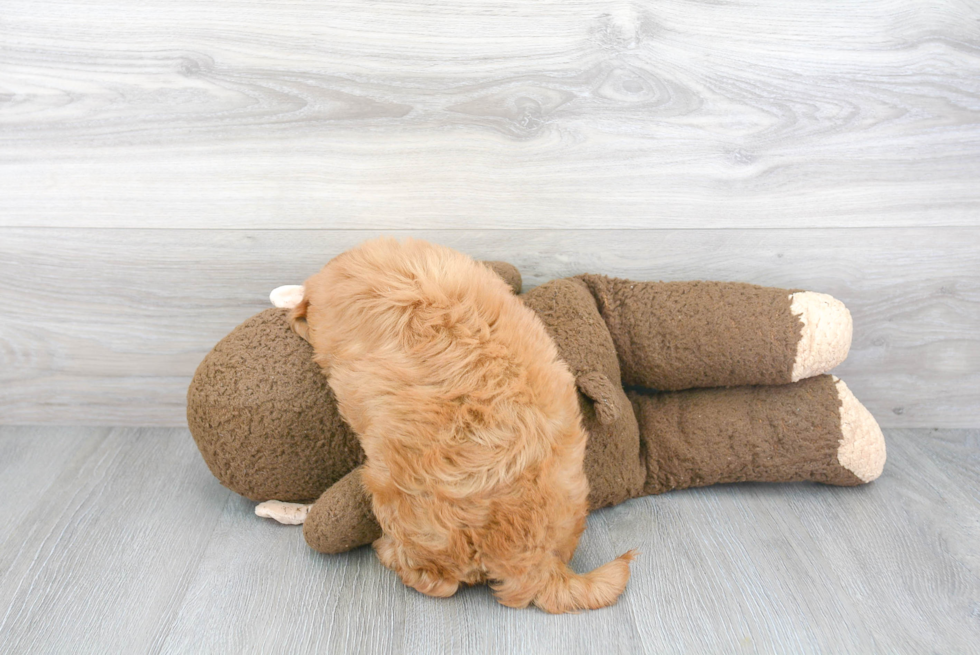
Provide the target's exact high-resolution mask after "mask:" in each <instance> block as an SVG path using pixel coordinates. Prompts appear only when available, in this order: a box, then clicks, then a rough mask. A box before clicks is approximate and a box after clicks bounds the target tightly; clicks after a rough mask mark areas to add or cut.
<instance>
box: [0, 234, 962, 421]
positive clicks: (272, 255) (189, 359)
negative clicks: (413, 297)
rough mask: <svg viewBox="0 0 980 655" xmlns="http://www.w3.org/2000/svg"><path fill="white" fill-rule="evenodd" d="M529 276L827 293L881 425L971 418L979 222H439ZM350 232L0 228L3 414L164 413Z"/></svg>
mask: <svg viewBox="0 0 980 655" xmlns="http://www.w3.org/2000/svg"><path fill="white" fill-rule="evenodd" d="M389 233H392V234H396V235H399V236H403V235H406V234H411V235H412V236H417V237H421V238H426V239H429V240H432V241H436V242H440V243H444V244H446V245H449V246H452V247H455V248H458V249H460V250H463V251H465V252H468V253H470V254H472V255H473V256H475V257H478V258H481V259H504V260H509V261H511V262H513V263H514V264H516V265H518V266H519V267H520V269H521V271H522V272H523V274H524V279H525V288H530V287H532V286H535V285H537V284H540V283H542V282H544V281H547V280H549V279H552V278H555V277H564V276H569V275H574V274H578V273H583V272H598V273H605V274H608V275H614V276H619V277H627V278H632V279H636V280H660V279H662V280H685V279H717V280H740V281H746V282H752V283H756V284H764V285H771V286H781V287H787V288H793V287H796V288H809V289H813V290H816V291H822V292H826V293H830V294H833V295H835V296H837V297H838V298H841V299H842V300H843V301H844V302H845V303H847V305H848V307H849V308H850V309H851V312H852V314H853V316H854V324H855V335H854V344H853V347H852V351H851V355H850V357H849V359H848V360H847V362H845V363H844V364H843V365H842V366H841V367H839V369H838V371H837V372H838V373H839V375H840V376H841V377H842V378H843V379H845V380H846V381H847V383H848V385H849V386H850V387H851V388H852V389H853V390H854V392H855V394H856V395H857V396H858V398H859V399H861V400H862V401H863V402H864V403H865V404H866V405H867V406H868V407H869V408H870V409H871V410H872V412H873V413H874V414H875V416H876V417H877V418H878V420H879V421H880V422H881V423H882V425H885V426H896V427H911V426H918V427H963V426H975V425H980V403H978V402H977V399H978V398H980V336H978V334H977V326H978V325H980V266H978V265H977V252H978V250H980V229H977V228H945V229H920V228H893V229H793V230H600V231H581V230H578V231H562V230H438V231H412V232H389ZM376 234H377V232H375V231H358V230H335V231H329V230H323V231H319V230H312V231H304V230H283V231H280V230H136V229H128V230H106V229H62V228H57V229H54V228H50V229H49V228H2V229H0V307H2V308H3V311H2V313H0V348H2V350H0V357H2V360H0V423H53V424H90V425H163V426H178V425H182V424H183V421H184V416H183V414H184V393H185V391H186V387H187V384H188V382H189V379H190V376H191V375H192V373H193V371H194V369H195V367H196V366H197V364H198V363H199V362H200V360H201V359H202V357H203V356H204V354H205V353H206V352H207V351H208V350H209V349H210V348H211V347H212V346H213V345H214V344H215V343H216V342H217V341H218V340H219V339H220V338H221V337H222V336H224V335H225V334H227V333H228V332H229V331H230V330H231V329H232V328H233V327H234V326H235V325H237V324H238V323H240V322H241V321H243V320H244V319H245V318H247V317H248V316H251V315H252V314H254V313H256V312H258V311H261V310H262V309H264V308H266V307H268V306H269V305H268V300H267V295H268V292H269V291H270V290H271V289H273V288H274V287H276V286H278V285H280V284H289V283H301V282H302V281H303V280H304V279H305V278H306V277H307V276H309V275H311V274H312V273H314V272H316V271H317V270H318V269H319V267H320V266H321V265H322V264H324V263H325V262H326V261H327V260H329V259H330V258H331V257H332V256H334V255H335V254H337V253H339V252H341V251H343V250H345V249H347V248H350V247H352V246H354V245H356V244H357V243H359V242H360V241H362V240H364V239H366V238H368V237H370V236H374V235H376Z"/></svg>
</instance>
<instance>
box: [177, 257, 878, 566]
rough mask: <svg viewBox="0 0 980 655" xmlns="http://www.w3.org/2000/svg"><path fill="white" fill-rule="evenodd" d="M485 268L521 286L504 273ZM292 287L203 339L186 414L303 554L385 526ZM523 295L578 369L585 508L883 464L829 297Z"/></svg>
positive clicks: (841, 319)
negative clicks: (215, 338)
mask: <svg viewBox="0 0 980 655" xmlns="http://www.w3.org/2000/svg"><path fill="white" fill-rule="evenodd" d="M487 265H488V266H490V267H491V268H493V269H494V270H495V271H497V272H498V274H500V275H501V276H502V277H503V278H504V279H505V280H507V281H508V282H509V283H510V284H511V286H512V287H513V289H514V291H515V293H519V292H520V287H521V280H520V274H519V273H518V272H517V270H516V269H515V268H514V267H513V266H510V265H509V264H504V263H500V262H488V263H487ZM301 292H302V291H301V287H280V288H279V289H277V290H276V291H274V292H273V302H274V303H275V304H277V305H279V306H280V307H281V308H280V309H269V310H266V311H264V312H262V313H260V314H258V315H256V316H254V317H252V318H251V319H249V320H247V321H246V322H245V323H243V324H242V325H240V326H238V327H237V328H235V329H234V330H233V331H232V332H231V334H229V335H228V336H227V337H225V338H224V339H223V340H222V341H221V342H220V343H218V345H217V346H215V348H214V350H212V351H211V353H210V354H208V356H207V357H206V358H205V359H204V361H203V362H202V363H201V365H200V366H199V367H198V370H197V372H196V374H195V376H194V380H193V381H192V383H191V386H190V389H189V390H188V395H187V420H188V425H189V426H190V429H191V433H192V434H193V436H194V439H195V441H196V442H197V445H198V447H199V448H200V451H201V454H202V455H203V456H204V460H205V461H206V462H207V464H208V466H209V468H210V469H211V471H212V473H214V475H215V476H216V477H217V478H218V480H219V481H221V483H222V484H224V485H225V486H226V487H228V488H230V489H232V490H233V491H235V492H237V493H239V494H241V495H243V496H245V497H247V498H250V499H251V500H255V501H268V502H262V503H261V504H260V505H259V506H258V507H257V508H256V513H257V514H259V515H260V516H267V517H270V518H275V519H276V520H278V521H280V522H283V523H294V524H295V523H304V529H303V533H304V536H305V537H306V540H307V543H309V545H310V546H311V547H313V548H315V549H316V550H318V551H321V552H324V553H337V552H342V551H345V550H349V549H351V548H355V547H357V546H361V545H364V544H368V543H370V542H371V541H373V540H374V539H376V538H377V537H379V536H380V534H381V532H380V527H379V526H378V524H377V522H376V521H375V520H374V516H373V515H372V513H371V502H370V498H369V497H368V496H367V494H366V492H365V491H364V490H363V488H362V486H361V483H360V478H359V472H358V468H357V467H358V465H359V464H361V463H362V461H363V457H364V455H363V453H362V452H361V449H360V446H359V444H358V441H357V438H356V436H355V435H354V434H353V432H352V431H351V430H350V428H349V427H348V426H347V425H346V424H345V423H344V422H343V421H342V419H341V418H340V416H339V414H338V411H337V405H336V401H335V399H334V398H333V395H332V393H331V391H330V387H329V386H328V384H327V380H326V378H325V377H324V376H323V374H322V373H321V371H320V368H319V367H318V366H317V365H316V364H314V363H313V361H312V348H311V347H310V346H309V344H307V343H306V341H304V340H303V339H302V338H300V337H299V336H298V335H296V334H295V333H294V332H293V331H292V330H291V329H290V327H289V325H288V322H287V319H286V316H287V311H286V309H285V308H287V307H290V306H292V305H293V304H295V302H296V301H297V300H298V296H299V294H301ZM522 298H523V300H524V302H525V303H526V304H527V305H528V306H529V307H531V308H532V309H534V310H535V312H537V314H538V316H540V317H541V320H542V321H543V322H544V324H545V326H546V327H547V329H548V331H549V333H550V334H551V335H552V337H553V338H554V340H555V343H556V344H557V346H558V351H559V353H560V354H561V356H562V358H563V359H564V360H565V362H566V363H567V364H568V366H569V368H570V369H571V370H572V372H573V373H574V375H575V376H576V380H577V384H578V388H579V391H580V393H579V402H580V406H581V408H582V415H583V421H584V425H585V427H586V429H587V431H588V433H589V442H588V446H587V450H586V456H585V472H586V475H587V477H588V479H589V484H590V488H591V493H590V496H589V500H590V505H591V508H592V509H597V508H600V507H605V506H608V505H615V504H617V503H621V502H623V501H625V500H628V499H630V498H637V497H640V496H646V495H650V494H659V493H663V492H665V491H669V490H672V489H683V488H686V487H696V486H705V485H710V484H715V483H721V482H741V481H769V482H788V481H801V480H810V481H815V482H821V483H824V484H833V485H857V484H862V483H865V482H870V481H872V480H874V479H875V478H877V477H878V476H879V475H880V474H881V471H882V467H883V466H884V462H885V443H884V439H883V437H882V434H881V430H880V429H879V428H878V425H877V423H876V422H875V420H874V418H872V416H871V414H870V413H869V412H868V411H867V410H866V409H865V408H864V407H863V406H862V405H861V404H860V403H859V402H858V401H857V399H855V398H854V396H853V395H852V394H851V393H850V391H849V390H848V389H847V387H846V386H845V385H844V383H843V382H842V381H840V380H838V379H837V378H835V377H832V376H830V375H823V373H825V372H826V371H828V370H830V369H831V368H833V367H834V366H836V365H837V364H839V363H840V362H841V361H843V359H844V358H845V357H846V355H847V351H848V348H849V347H850V340H851V318H850V314H849V313H848V311H847V309H846V308H845V307H844V305H843V304H842V303H840V302H839V301H837V300H835V299H834V298H831V297H830V296H827V295H824V294H818V293H812V292H793V291H787V290H782V289H773V288H765V287H758V286H753V285H748V284H739V283H720V282H667V283H658V282H631V281H628V280H618V279H611V278H607V277H603V276H599V275H581V276H578V277H574V278H566V279H561V280H554V281H552V282H548V283H546V284H544V285H541V286H539V287H536V288H535V289H532V290H531V291H529V292H528V293H526V294H524V295H523V296H522ZM624 385H626V386H627V387H630V390H629V391H626V390H624V388H623V386H624ZM641 387H642V388H646V389H649V390H654V389H655V390H657V392H653V391H641V390H638V388H641ZM309 503H311V504H309Z"/></svg>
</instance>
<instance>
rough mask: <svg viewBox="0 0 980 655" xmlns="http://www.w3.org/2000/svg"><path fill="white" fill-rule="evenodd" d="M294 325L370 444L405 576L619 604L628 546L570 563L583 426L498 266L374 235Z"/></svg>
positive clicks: (380, 502)
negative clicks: (589, 567) (584, 564)
mask: <svg viewBox="0 0 980 655" xmlns="http://www.w3.org/2000/svg"><path fill="white" fill-rule="evenodd" d="M291 318H292V322H293V326H294V329H295V330H296V331H297V332H298V333H300V334H301V335H303V336H304V337H305V338H306V339H307V340H308V341H309V342H310V343H311V344H312V345H313V348H314V351H315V360H316V361H317V363H319V364H320V366H321V367H323V369H324V372H325V373H326V374H327V375H328V376H329V378H330V386H331V388H332V389H333V391H334V393H335V394H336V396H337V401H338V403H339V406H340V412H341V414H342V415H343V417H344V418H345V419H346V420H347V421H348V422H349V423H350V425H351V426H352V427H353V429H354V430H355V432H356V433H357V434H358V436H359V438H360V440H361V444H362V446H363V447H364V452H365V453H366V455H367V459H366V463H365V464H364V469H363V472H362V477H363V480H364V484H365V486H366V487H367V489H368V491H369V492H370V494H371V497H372V503H373V508H374V513H375V516H377V518H378V522H379V523H380V524H381V527H382V529H383V531H384V536H382V537H381V538H380V539H378V540H377V541H376V542H375V543H374V548H375V550H376V551H377V553H378V557H379V558H380V559H381V562H382V563H383V564H384V565H385V566H387V567H388V568H390V569H392V570H393V571H395V572H396V573H397V574H398V575H399V576H400V577H401V579H402V580H403V581H404V583H405V584H407V585H409V586H410V587H414V588H415V589H417V590H419V591H421V592H422V593H424V594H428V595H430V596H451V595H453V594H454V593H455V592H456V590H457V588H458V587H459V584H460V583H465V584H477V583H482V582H486V581H490V582H491V583H492V584H493V587H494V590H495V594H496V597H497V600H498V601H499V602H501V603H502V604H504V605H507V606H510V607H526V606H527V605H529V604H530V603H534V604H535V605H537V606H538V607H540V608H542V609H544V610H545V611H548V612H553V613H559V612H568V611H574V610H580V609H593V608H598V607H604V606H606V605H610V604H612V603H614V602H615V601H616V599H617V598H618V597H619V595H620V594H621V593H622V591H623V589H624V588H625V586H626V582H627V580H628V579H629V562H630V561H631V560H632V558H633V553H632V551H631V552H629V553H626V554H624V555H622V556H620V557H619V558H617V559H616V560H614V561H612V562H609V563H607V564H605V565H603V566H601V567H599V568H598V569H596V570H594V571H592V572H591V573H588V574H585V575H578V574H576V573H574V572H573V571H572V570H570V569H569V568H568V565H567V563H568V561H569V560H570V559H571V557H572V554H573V553H574V552H575V547H576V545H577V544H578V539H579V536H580V535H581V534H582V530H583V529H584V528H585V516H586V513H587V504H586V496H587V495H588V482H587V480H586V478H585V474H584V472H583V469H582V461H583V458H584V455H585V441H586V434H585V432H584V430H583V428H582V425H581V417H580V414H579V408H578V402H577V398H576V393H575V382H574V379H573V377H572V375H571V373H570V372H569V370H568V368H567V366H566V365H565V364H564V363H562V362H561V361H560V360H559V359H558V353H557V351H556V349H555V346H554V344H553V342H552V340H551V338H550V337H549V336H548V334H547V332H546V331H545V328H544V325H543V324H542V323H541V322H540V321H539V319H538V318H537V317H536V316H535V315H534V313H533V312H531V311H530V310H529V309H528V308H526V307H525V306H524V305H523V304H522V303H521V302H520V300H518V299H517V297H516V296H514V294H513V293H511V291H510V289H509V288H508V287H507V285H506V284H505V283H504V282H503V280H501V279H500V278H498V277H497V276H496V275H495V274H494V273H493V272H492V271H490V270H489V269H488V268H486V267H484V266H483V265H481V264H479V263H477V262H476V261H474V260H472V259H470V258H469V257H467V256H465V255H463V254H461V253H458V252H455V251H453V250H450V249H449V248H444V247H441V246H436V245H432V244H429V243H426V242H424V241H416V240H408V241H406V242H404V243H398V242H397V241H395V240H393V239H379V240H375V241H370V242H368V243H365V244H364V245H362V246H360V247H359V248H356V249H354V250H351V251H348V252H346V253H344V254H342V255H340V256H339V257H337V258H335V259H334V260H332V261H331V262H330V263H329V264H327V265H326V266H325V267H324V268H323V270H322V271H320V273H318V274H317V275H315V276H313V277H311V278H310V279H309V280H307V281H306V283H305V285H304V297H303V300H302V302H301V303H300V304H299V305H298V306H297V307H296V308H295V309H294V310H293V314H292V317H291Z"/></svg>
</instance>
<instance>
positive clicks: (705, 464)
mask: <svg viewBox="0 0 980 655" xmlns="http://www.w3.org/2000/svg"><path fill="white" fill-rule="evenodd" d="M630 400H631V401H632V403H633V408H634V411H635V412H636V416H637V419H638V421H639V425H640V438H641V440H642V444H643V451H644V455H645V458H646V466H647V479H646V484H645V486H644V490H643V493H644V494H658V493H662V492H665V491H670V490H671V489H683V488H686V487H701V486H706V485H710V484H716V483H723V482H746V481H758V482H792V481H803V480H810V481H814V482H822V483H824V484H833V485H842V486H852V485H858V484H862V483H865V482H870V481H872V480H874V479H875V478H877V477H878V476H879V475H880V474H881V470H882V467H883V466H884V464H885V441H884V438H883V437H882V434H881V430H880V428H879V427H878V424H877V423H876V422H875V420H874V418H873V417H872V416H871V414H870V413H869V412H868V410H866V409H865V408H864V407H863V406H862V405H861V403H859V402H858V401H857V399H855V398H854V396H853V395H852V394H851V392H850V391H849V390H848V389H847V387H846V386H845V385H844V383H843V382H841V381H840V380H838V379H837V378H835V377H833V376H830V375H821V376H819V377H815V378H810V379H808V380H803V381H801V382H797V383H793V384H787V385H779V386H770V387H739V388H733V389H701V390H690V391H680V392H670V393H661V394H656V395H642V394H638V393H631V394H630Z"/></svg>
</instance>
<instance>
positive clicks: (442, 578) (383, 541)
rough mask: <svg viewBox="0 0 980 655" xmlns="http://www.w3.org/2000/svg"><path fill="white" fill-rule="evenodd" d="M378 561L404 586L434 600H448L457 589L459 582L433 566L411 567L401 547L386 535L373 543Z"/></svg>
mask: <svg viewBox="0 0 980 655" xmlns="http://www.w3.org/2000/svg"><path fill="white" fill-rule="evenodd" d="M374 550H375V552H376V553H377V554H378V559H379V560H381V563H382V564H384V565H385V566H386V567H387V568H389V569H391V570H392V571H394V572H395V573H397V574H398V577H399V578H401V580H402V582H403V583H405V586H408V587H411V588H412V589H415V590H416V591H418V592H420V593H423V594H425V595H426V596H433V597H435V598H448V597H450V596H452V595H453V594H455V593H456V591H457V590H458V589H459V580H457V579H454V578H451V577H449V576H447V575H445V574H444V573H440V571H439V570H438V567H435V566H427V567H426V566H412V565H410V564H409V563H408V560H409V558H408V557H407V556H406V555H405V553H404V551H403V549H402V548H401V546H400V545H399V544H398V542H396V541H395V540H394V539H392V538H391V537H389V536H388V535H383V536H382V537H381V538H380V539H378V540H377V541H375V542H374Z"/></svg>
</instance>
